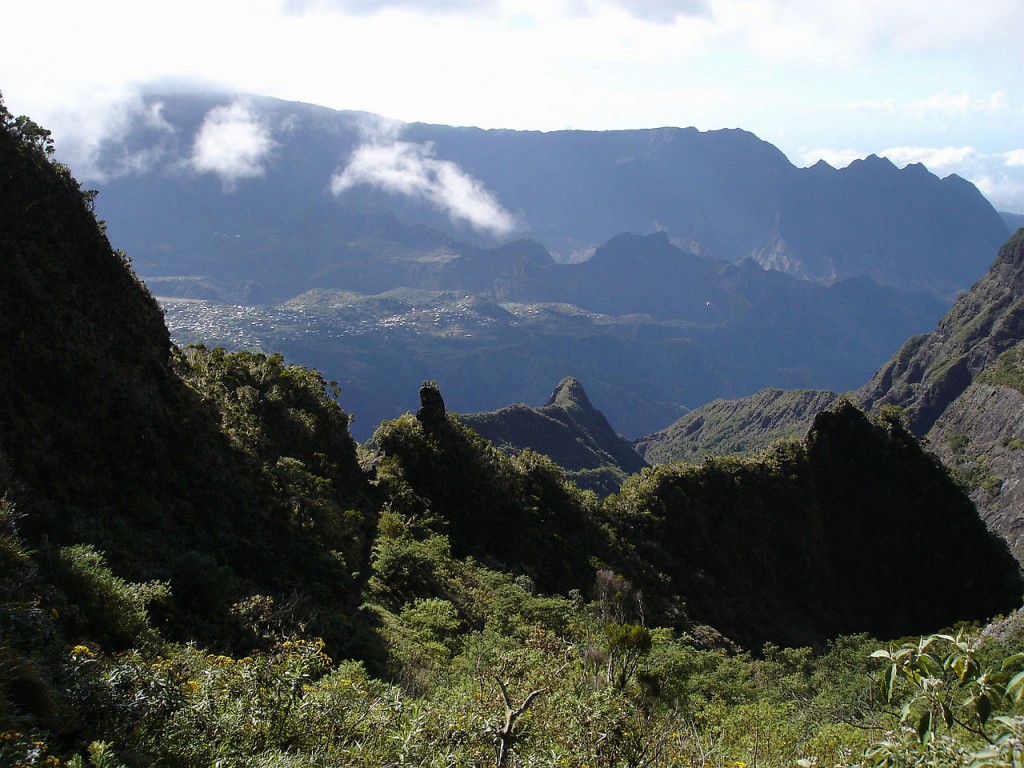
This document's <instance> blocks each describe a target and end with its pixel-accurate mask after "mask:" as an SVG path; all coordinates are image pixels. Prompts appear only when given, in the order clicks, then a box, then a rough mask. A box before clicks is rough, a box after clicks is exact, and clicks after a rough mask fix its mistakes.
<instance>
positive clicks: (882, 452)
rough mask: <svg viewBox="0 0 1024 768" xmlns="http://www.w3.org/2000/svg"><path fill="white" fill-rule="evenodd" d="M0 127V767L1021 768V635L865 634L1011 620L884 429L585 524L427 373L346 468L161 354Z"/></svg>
mask: <svg viewBox="0 0 1024 768" xmlns="http://www.w3.org/2000/svg"><path fill="white" fill-rule="evenodd" d="M0 114H2V115H3V121H2V122H3V126H4V128H5V130H2V131H0V160H2V164H0V167H2V168H3V169H4V171H3V173H2V174H0V214H2V215H3V219H2V221H0V764H2V765H5V766H6V765H12V766H18V767H19V768H21V766H59V765H67V766H70V767H72V768H86V767H87V766H91V767H92V768H142V767H144V766H145V767H149V766H168V767H171V768H177V767H179V766H180V767H181V768H185V767H186V766H188V767H191V766H223V767H224V768H231V767H234V766H238V768H242V767H243V766H245V767H247V768H248V767H249V766H258V767H266V768H270V767H271V766H275V767H280V768H284V767H291V766H296V767H298V766H303V767H305V766H324V767H325V768H326V767H327V766H331V767H334V766H399V765H424V766H431V765H436V766H470V765H473V766H476V765H492V764H493V765H500V766H569V765H572V766H582V765H588V766H609V767H610V766H622V765H628V766H678V765H689V766H705V767H708V768H710V767H711V766H714V767H715V768H738V766H740V765H744V766H746V765H750V766H753V765H758V766H763V767H765V768H772V767H776V766H777V767H778V768H782V767H783V766H792V765H794V764H796V763H797V762H800V764H801V765H821V766H825V765H828V766H851V768H852V766H857V765H904V764H906V765H935V766H940V765H941V766H955V765H963V766H967V765H975V766H982V765H993V766H995V765H1000V766H1002V765H1014V764H1015V763H1014V762H1013V761H1014V760H1016V761H1017V763H1018V764H1019V760H1020V750H1019V747H1018V746H1017V745H1018V744H1019V742H1018V741H1015V739H1017V738H1018V736H1019V735H1020V733H1019V732H1020V730H1021V725H1020V723H1021V720H1020V716H1021V715H1022V714H1024V713H1022V708H1021V705H1020V691H1021V689H1022V687H1024V686H1022V684H1021V677H1020V676H1019V672H1020V667H1021V666H1024V665H1022V663H1021V656H1020V653H1021V652H1022V651H1024V633H1021V632H1019V631H1016V630H1013V627H1014V626H1019V625H1020V622H1019V621H1018V622H1017V623H1016V624H1014V622H1012V621H1008V622H1006V623H1004V624H1003V625H1000V626H1001V629H1000V630H999V632H995V631H988V632H979V631H978V630H977V628H974V627H969V628H966V629H964V631H963V633H962V634H960V635H958V636H955V637H954V636H953V635H952V634H950V635H949V636H948V637H947V636H946V635H939V636H935V637H929V638H926V639H923V640H921V641H920V642H919V643H918V645H917V649H916V650H913V649H911V650H905V649H906V648H908V647H909V646H906V645H902V644H900V643H899V641H897V642H896V644H895V645H894V646H892V647H890V648H885V647H884V646H885V645H886V644H885V643H883V642H880V641H877V640H874V639H872V638H871V637H868V636H867V635H865V634H863V633H864V632H870V633H873V634H874V635H875V636H877V637H882V638H896V637H901V636H904V635H907V634H908V633H919V632H934V631H936V630H939V629H941V628H944V627H948V626H950V625H952V624H954V623H957V622H965V621H967V622H969V621H975V620H977V621H979V622H980V621H982V620H986V619H989V618H991V617H992V616H994V615H995V614H997V613H1000V612H1006V611H1010V610H1012V609H1014V608H1016V607H1017V606H1018V605H1019V602H1020V594H1021V581H1020V575H1019V573H1018V570H1017V567H1016V564H1015V563H1014V562H1013V561H1012V559H1011V558H1010V557H1009V555H1008V554H1007V552H1006V548H1005V545H1003V544H1001V543H1000V542H998V541H996V540H994V539H993V538H992V537H991V536H989V535H988V534H987V533H986V531H985V530H984V526H983V525H981V523H980V521H979V520H978V518H977V516H976V514H974V511H973V508H972V507H971V506H970V503H969V502H968V501H967V499H966V497H965V496H964V495H963V493H962V492H961V491H960V489H959V488H958V487H957V486H956V485H955V484H954V483H953V482H952V481H951V480H950V478H949V477H948V476H947V474H946V473H945V471H944V470H943V469H942V468H941V467H940V466H938V465H936V464H934V463H933V462H932V461H931V460H930V459H929V458H928V457H927V456H926V455H925V454H924V453H923V452H922V451H921V449H920V447H919V446H918V444H917V443H916V441H915V440H914V439H913V437H912V436H911V435H910V434H909V432H908V431H907V430H906V428H905V427H904V425H903V423H902V421H901V420H900V417H899V415H898V414H897V413H895V412H893V411H891V410H886V411H883V412H882V413H881V414H880V416H879V417H878V418H876V419H873V420H872V419H868V418H867V417H866V416H865V415H864V414H863V413H861V412H860V411H859V410H858V409H857V408H855V407H854V406H853V405H852V404H850V403H849V402H847V401H841V402H840V403H838V404H837V405H836V406H835V407H834V408H833V409H832V410H830V411H825V412H822V413H821V414H819V415H818V416H817V417H816V418H815V420H814V423H813V425H812V427H811V429H810V432H809V433H808V436H807V438H806V439H805V440H804V441H803V442H795V441H782V442H777V443H775V444H773V445H772V446H771V447H770V448H768V449H767V450H766V451H765V452H763V453H761V454H759V455H757V456H755V457H752V458H746V459H739V458H709V459H707V460H705V461H704V462H703V463H702V464H700V465H686V464H675V465H663V466H659V467H657V468H655V469H646V470H644V471H643V472H641V473H640V474H639V475H634V476H632V477H631V478H629V479H628V480H627V481H626V482H625V483H624V484H623V487H622V489H621V492H620V493H619V494H616V495H613V496H611V497H609V498H608V499H606V500H603V501H599V500H598V498H597V496H596V495H595V494H594V493H591V492H587V491H582V490H580V489H579V488H578V487H576V486H575V485H573V484H572V483H569V482H567V481H566V479H565V476H564V474H563V473H562V471H561V470H560V468H559V467H558V466H556V465H555V464H554V463H553V462H552V461H551V460H549V459H547V458H544V457H542V456H540V455H538V454H536V453H533V452H530V451H523V452H520V453H516V454H514V455H508V454H505V453H502V452H501V451H499V450H497V449H496V448H494V447H493V446H492V445H491V444H489V443H488V442H486V441H484V440H483V439H481V438H480V437H479V436H478V435H477V434H476V433H474V432H473V431H472V430H470V429H468V428H467V427H465V426H464V425H462V424H461V423H460V422H459V421H458V419H457V418H455V417H453V416H452V415H450V414H448V413H447V412H446V411H445V406H444V401H443V399H442V397H441V393H440V391H439V390H438V388H437V386H436V384H435V383H433V382H425V383H424V384H423V386H422V388H421V391H420V398H421V405H422V407H421V408H420V410H419V411H418V412H417V414H416V415H412V414H406V415H404V416H401V417H399V418H397V419H394V420H391V421H387V422H384V423H383V424H381V425H380V427H379V428H378V430H377V432H376V433H375V435H374V439H373V441H372V445H370V446H367V447H364V448H358V447H357V446H356V445H355V443H354V441H353V440H352V438H351V436H350V434H349V429H348V427H349V418H348V416H347V415H346V414H345V413H344V412H343V411H342V410H341V409H340V408H339V407H338V404H337V394H338V390H337V385H335V384H333V383H330V382H326V381H324V379H323V377H322V376H321V375H320V374H319V373H317V372H316V371H312V370H308V369H305V368H302V367H299V366H294V365H289V364H287V363H286V362H285V361H284V359H283V358H282V357H281V356H279V355H265V354H262V353H252V352H233V353H232V352H227V351H225V350H223V349H219V348H218V349H207V348H205V347H202V346H194V347H188V348H185V349H175V348H173V347H172V346H171V345H170V343H169V339H168V337H167V333H166V328H164V327H163V325H162V324H161V322H160V315H159V310H158V309H157V308H156V305H155V303H154V302H153V300H152V297H150V296H149V294H148V293H147V292H146V291H145V289H144V288H143V287H142V286H141V284H139V283H138V282H137V281H136V280H135V279H134V276H133V275H132V273H131V271H130V269H129V268H128V265H127V263H126V262H125V260H124V259H123V258H122V257H121V256H120V255H118V254H116V253H115V252H113V251H112V250H111V248H110V246H109V243H108V242H107V241H106V238H105V236H104V235H103V233H102V230H101V229H100V228H99V227H98V225H97V223H96V222H95V219H94V218H93V217H92V215H91V210H90V205H89V203H90V200H89V198H88V196H84V197H83V195H82V194H81V191H80V190H79V189H78V186H77V184H75V183H74V182H73V181H69V179H68V177H67V174H66V172H65V171H64V170H63V169H60V168H55V167H53V166H52V165H51V164H50V163H49V161H48V152H47V150H48V146H49V145H48V144H47V142H46V135H45V133H41V132H40V131H39V130H36V129H32V128H31V126H29V124H28V123H27V122H26V121H24V120H22V119H14V118H10V117H9V116H7V115H6V113H3V112H0ZM880 651H881V652H880ZM905 729H909V730H905ZM1015 750H1016V751H1015ZM954 757H955V760H954ZM985 761H987V762H985ZM1000 761H1002V762H1000Z"/></svg>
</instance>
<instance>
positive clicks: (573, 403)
mask: <svg viewBox="0 0 1024 768" xmlns="http://www.w3.org/2000/svg"><path fill="white" fill-rule="evenodd" d="M551 405H553V406H556V407H558V408H564V409H565V410H567V411H568V410H584V411H593V410H595V409H594V406H593V405H591V403H590V398H588V397H587V393H586V391H585V390H584V389H583V385H582V384H580V383H579V381H577V380H576V379H574V378H573V377H572V376H566V377H565V378H564V379H562V380H561V381H560V382H558V386H557V387H555V391H554V392H552V393H551V397H549V398H548V401H547V403H545V406H551Z"/></svg>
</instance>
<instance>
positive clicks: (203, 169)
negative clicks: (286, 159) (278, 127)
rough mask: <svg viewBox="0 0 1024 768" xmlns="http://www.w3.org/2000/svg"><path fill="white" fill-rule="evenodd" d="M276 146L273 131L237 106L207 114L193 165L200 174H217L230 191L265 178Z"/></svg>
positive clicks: (195, 149) (192, 161) (197, 134)
mask: <svg viewBox="0 0 1024 768" xmlns="http://www.w3.org/2000/svg"><path fill="white" fill-rule="evenodd" d="M274 146H275V143H274V140H273V139H272V138H271V135H270V130H269V129H268V128H267V127H266V126H265V125H263V124H262V123H261V122H260V121H259V119H258V118H257V117H256V116H255V115H254V114H253V113H252V112H251V111H250V109H249V107H248V106H246V105H245V104H244V103H242V102H235V103H234V104H229V105H226V106H221V107H215V108H213V109H211V110H210V111H209V112H208V113H207V115H206V117H205V118H204V119H203V124H202V125H201V126H200V127H199V131H198V132H197V133H196V138H195V143H194V144H193V146H192V158H191V160H190V165H191V167H192V168H193V169H194V170H196V171H198V172H199V173H214V174H216V175H217V176H219V177H220V178H221V181H222V182H223V183H224V187H225V189H228V190H230V189H233V188H234V186H235V185H236V184H237V183H238V181H239V179H251V178H255V177H258V176H262V175H263V173H264V170H265V168H264V163H265V162H266V160H267V158H268V157H269V155H270V152H271V151H272V150H273V148H274Z"/></svg>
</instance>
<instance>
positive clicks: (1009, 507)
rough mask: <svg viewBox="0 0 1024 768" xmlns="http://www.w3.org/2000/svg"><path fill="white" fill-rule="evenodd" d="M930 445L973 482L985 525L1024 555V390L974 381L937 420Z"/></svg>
mask: <svg viewBox="0 0 1024 768" xmlns="http://www.w3.org/2000/svg"><path fill="white" fill-rule="evenodd" d="M928 446H929V448H930V449H931V450H932V451H934V452H935V453H936V455H938V456H939V458H940V459H942V462H943V464H945V465H946V466H948V467H952V468H953V469H954V471H955V472H957V474H958V475H959V476H961V477H963V478H964V479H965V480H967V481H968V482H970V484H971V485H972V486H973V487H971V489H970V492H971V500H972V501H974V504H975V506H976V507H977V508H978V514H979V515H981V518H982V519H983V520H984V521H985V524H986V525H987V526H988V528H989V530H991V531H993V532H994V533H998V534H999V535H1000V536H1002V537H1003V538H1005V539H1006V541H1007V543H1008V544H1009V545H1010V550H1011V551H1012V552H1013V553H1014V554H1015V555H1016V556H1017V559H1018V560H1021V559H1022V555H1024V514H1022V510H1024V483H1022V482H1021V478H1022V477H1024V394H1022V393H1021V392H1018V391H1017V390H1015V389H1013V388H1011V387H1005V386H999V385H990V384H977V383H976V384H973V385H971V387H970V388H969V389H968V390H967V391H966V392H964V393H963V394H962V395H961V396H960V397H958V398H957V399H956V400H955V401H954V402H953V404H952V405H950V407H949V408H947V409H946V411H945V413H943V415H942V416H941V417H940V418H939V420H938V421H937V422H935V426H933V427H932V429H931V431H929V433H928Z"/></svg>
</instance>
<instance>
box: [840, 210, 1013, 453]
mask: <svg viewBox="0 0 1024 768" xmlns="http://www.w3.org/2000/svg"><path fill="white" fill-rule="evenodd" d="M1022 339H1024V229H1022V230H1019V231H1018V232H1017V234H1016V235H1014V236H1013V237H1012V238H1010V240H1009V241H1008V242H1007V243H1006V245H1004V246H1003V247H1002V248H1001V249H1000V251H999V255H998V256H997V257H996V260H995V261H994V262H993V264H992V267H991V268H990V270H989V272H988V274H987V275H985V277H983V278H982V279H981V280H979V281H978V282H977V283H976V284H975V285H974V287H972V288H971V290H970V291H968V292H967V293H965V294H964V295H963V296H961V297H960V299H959V300H958V301H957V302H956V304H955V305H954V306H953V308H952V309H950V311H949V312H948V313H947V314H946V315H945V316H944V317H943V318H942V320H940V321H939V324H938V326H937V327H936V328H935V330H934V331H932V332H931V333H928V334H925V335H924V336H919V337H915V338H913V339H911V340H910V341H908V342H907V343H906V344H905V345H904V346H903V348H901V349H900V350H899V352H897V353H896V355H895V356H894V357H893V358H892V360H890V361H889V362H888V363H887V364H886V365H885V366H883V367H882V368H881V369H880V370H879V371H878V373H876V374H875V376H874V378H873V379H872V380H871V381H870V382H868V384H866V385H865V386H864V387H862V388H861V389H860V390H858V391H857V393H856V395H855V397H856V399H857V400H858V401H859V402H860V403H861V404H862V405H863V406H864V407H865V408H867V409H877V408H878V407H880V406H882V405H885V404H893V405H898V406H900V407H901V408H903V409H905V410H906V412H907V417H908V419H909V423H910V428H911V430H912V431H913V432H914V434H916V435H918V436H921V435H924V434H926V433H927V432H928V430H929V429H931V427H932V425H933V424H934V423H935V422H936V420H937V419H938V418H939V417H940V416H941V415H942V413H943V412H944V411H945V409H946V408H947V407H949V405H950V404H951V403H952V402H953V401H954V400H955V399H956V398H957V397H959V396H960V395H961V394H962V393H963V392H964V391H966V390H967V388H968V387H969V386H970V385H971V383H972V382H973V381H974V379H975V378H976V377H977V376H978V375H979V374H980V373H981V372H982V371H983V370H984V369H985V368H986V367H988V366H989V365H991V364H992V363H994V362H995V360H996V359H997V358H998V357H999V355H1000V354H1002V353H1003V352H1005V351H1006V350H1008V349H1010V348H1012V347H1014V346H1016V345H1017V343H1018V342H1020V341H1021V340H1022Z"/></svg>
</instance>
